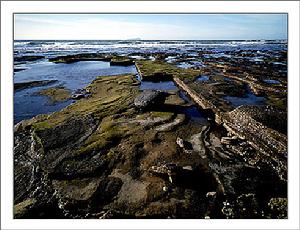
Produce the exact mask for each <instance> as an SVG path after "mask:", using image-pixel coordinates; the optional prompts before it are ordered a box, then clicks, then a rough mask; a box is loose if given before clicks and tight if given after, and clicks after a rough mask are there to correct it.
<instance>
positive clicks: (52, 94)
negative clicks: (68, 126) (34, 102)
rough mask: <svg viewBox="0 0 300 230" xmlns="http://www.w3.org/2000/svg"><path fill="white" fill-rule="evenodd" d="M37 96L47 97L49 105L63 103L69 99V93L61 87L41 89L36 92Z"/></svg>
mask: <svg viewBox="0 0 300 230" xmlns="http://www.w3.org/2000/svg"><path fill="white" fill-rule="evenodd" d="M37 94H38V95H43V96H47V97H49V99H50V102H51V103H56V102H63V101H66V100H68V99H70V97H71V93H70V91H69V90H67V89H65V88H63V87H52V88H48V89H43V90H41V91H38V92H37Z"/></svg>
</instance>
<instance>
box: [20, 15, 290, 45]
mask: <svg viewBox="0 0 300 230" xmlns="http://www.w3.org/2000/svg"><path fill="white" fill-rule="evenodd" d="M14 23H15V24H14V38H15V40H30V39H37V40H59V39H61V40H86V39H91V40H92V39H96V40H102V39H103V40H105V39H137V38H138V39H144V40H156V39H158V40H189V39H190V40H231V39H236V40H244V39H245V40H252V39H287V15H286V14H15V15H14Z"/></svg>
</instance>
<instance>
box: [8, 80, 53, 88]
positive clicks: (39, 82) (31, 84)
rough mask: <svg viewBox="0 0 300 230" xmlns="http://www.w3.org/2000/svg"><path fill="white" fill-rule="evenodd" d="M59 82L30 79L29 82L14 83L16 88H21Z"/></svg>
mask: <svg viewBox="0 0 300 230" xmlns="http://www.w3.org/2000/svg"><path fill="white" fill-rule="evenodd" d="M56 82H58V81H57V80H44V81H29V82H20V83H14V90H21V89H26V88H31V87H36V86H44V85H49V84H53V83H56Z"/></svg>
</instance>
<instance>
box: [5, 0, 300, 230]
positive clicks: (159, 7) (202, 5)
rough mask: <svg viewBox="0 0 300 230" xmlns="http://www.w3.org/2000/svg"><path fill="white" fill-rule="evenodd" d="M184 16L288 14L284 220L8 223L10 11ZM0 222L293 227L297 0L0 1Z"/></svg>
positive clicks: (45, 224)
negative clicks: (285, 204) (168, 14)
mask: <svg viewBox="0 0 300 230" xmlns="http://www.w3.org/2000/svg"><path fill="white" fill-rule="evenodd" d="M21 12H24V13H26V12H37V13H41V12H45V13H47V12H84V13H90V12H93V13H94V12H99V13H101V12H113V13H117V12H123V13H124V12H130V13H132V12H140V13H143V12H153V13H155V12H164V13H167V12H170V13H176V12H186V13H206V12H207V13H225V12H230V13H234V12H238V13H243V12H245V13H250V12H251V13H254V12H257V13H276V12H279V13H288V18H289V26H288V28H289V36H288V38H289V41H288V42H289V51H288V76H289V79H288V98H289V106H288V109H289V111H288V121H289V129H288V131H289V133H288V141H289V143H288V149H289V156H288V161H289V167H288V174H289V183H288V185H289V190H288V196H289V199H288V201H289V213H288V216H289V218H288V219H285V220H265V219H264V220H195V219H190V220H182V219H179V220H178V219H177V220H125V219H122V220H20V219H16V220H14V219H13V216H12V207H13V192H12V186H13V180H12V178H13V171H12V170H13V168H12V165H13V161H12V160H13V152H12V149H13V129H12V127H13V120H12V117H13V81H12V78H13V68H12V66H13V65H12V61H13V49H12V48H13V40H12V36H13V21H12V18H13V16H12V15H13V13H21ZM1 35H2V37H1V144H2V145H1V224H2V226H1V227H2V228H4V229H43V228H45V229H55V228H59V229H99V228H101V229H118V228H123V229H141V228H144V229H153V228H160V229H187V228H189V229H199V228H201V229H219V228H221V229H241V228H244V229H257V228H258V229H299V76H300V75H299V2H298V1H276V2H275V1H273V2H272V1H252V2H251V1H246V2H237V1H230V2H229V1H205V2H204V1H201V2H200V1H176V2H175V1H174V2H170V1H152V2H150V1H149V2H139V1H119V2H117V1H111V2H107V1H103V2H96V1H89V2H88V1H73V2H70V1H52V2H51V1H9V2H8V1H6V2H3V1H2V2H1Z"/></svg>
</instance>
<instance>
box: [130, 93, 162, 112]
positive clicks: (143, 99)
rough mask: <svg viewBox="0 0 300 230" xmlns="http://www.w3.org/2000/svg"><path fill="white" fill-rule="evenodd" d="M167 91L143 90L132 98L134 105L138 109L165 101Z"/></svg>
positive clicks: (147, 107)
mask: <svg viewBox="0 0 300 230" xmlns="http://www.w3.org/2000/svg"><path fill="white" fill-rule="evenodd" d="M166 96H167V93H165V92H162V91H158V90H144V91H143V92H142V93H141V94H140V95H138V96H137V97H136V98H135V99H134V105H135V107H136V108H138V109H140V110H145V109H149V108H152V107H155V106H158V105H161V104H163V103H164V102H165V99H166Z"/></svg>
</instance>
